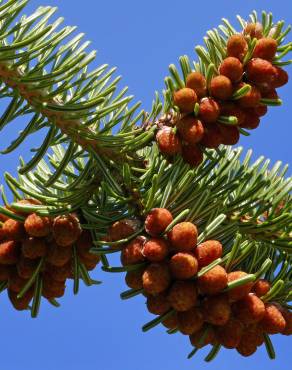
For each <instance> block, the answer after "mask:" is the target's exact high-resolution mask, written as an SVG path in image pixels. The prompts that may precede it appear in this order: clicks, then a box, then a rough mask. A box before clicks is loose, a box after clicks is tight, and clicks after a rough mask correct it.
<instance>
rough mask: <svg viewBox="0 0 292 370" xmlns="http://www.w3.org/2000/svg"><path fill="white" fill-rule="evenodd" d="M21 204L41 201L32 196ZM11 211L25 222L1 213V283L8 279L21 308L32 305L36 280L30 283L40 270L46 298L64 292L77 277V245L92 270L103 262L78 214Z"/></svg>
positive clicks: (15, 303) (81, 259)
mask: <svg viewBox="0 0 292 370" xmlns="http://www.w3.org/2000/svg"><path fill="white" fill-rule="evenodd" d="M18 203H20V204H23V205H32V204H33V205H37V204H40V203H39V202H38V201H35V200H32V199H25V200H21V201H19V202H18ZM9 210H10V211H12V212H13V213H15V214H16V215H18V216H23V218H24V221H23V222H22V221H17V220H15V219H12V218H8V217H6V216H4V215H3V214H0V221H1V222H0V283H1V282H2V283H4V282H7V292H8V296H9V299H10V301H11V303H12V305H13V306H14V307H15V308H16V309H17V310H25V309H27V308H28V307H29V304H30V301H31V300H32V298H33V296H34V294H35V281H32V284H28V283H29V282H30V281H31V279H33V276H34V275H35V272H36V271H38V270H39V272H38V274H39V275H40V277H41V279H42V296H43V297H44V298H46V299H48V300H52V299H54V298H60V297H62V296H63V295H64V293H65V288H66V280H67V279H72V278H73V277H74V260H73V246H74V248H76V249H75V250H76V255H77V259H78V261H79V263H82V264H83V265H84V267H85V268H86V269H87V270H88V271H89V270H92V269H94V268H95V266H96V265H97V263H98V262H99V257H98V256H95V255H92V254H91V253H90V252H89V250H90V248H91V247H92V246H93V245H92V244H93V243H92V238H91V235H90V233H89V232H88V231H82V228H81V226H80V223H79V219H78V216H77V215H76V214H67V215H64V216H57V217H54V218H50V217H40V216H39V215H37V214H36V213H30V214H27V213H22V212H19V211H15V210H14V209H9ZM1 224H2V225H1ZM28 285H29V288H28V289H25V287H27V286H28Z"/></svg>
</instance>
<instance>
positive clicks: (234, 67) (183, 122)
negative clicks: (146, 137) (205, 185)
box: [156, 23, 288, 166]
mask: <svg viewBox="0 0 292 370" xmlns="http://www.w3.org/2000/svg"><path fill="white" fill-rule="evenodd" d="M272 36H273V34H272V33H271V34H270V35H269V36H268V37H264V36H263V31H262V25H261V24H260V23H250V24H248V25H247V26H246V28H245V29H244V30H243V32H242V33H239V34H234V35H232V36H231V37H230V38H229V39H228V40H227V44H226V57H225V58H224V59H223V60H222V62H221V64H220V65H219V66H218V68H217V70H216V69H215V73H216V75H215V74H213V77H212V78H209V79H208V81H207V78H206V76H204V75H203V74H202V73H200V72H197V71H196V72H191V73H190V74H189V75H188V76H187V78H186V81H185V87H184V88H181V89H179V90H177V91H175V92H174V94H173V106H174V107H177V108H178V109H179V112H180V113H179V115H178V119H177V120H174V123H173V122H172V123H171V124H170V125H167V124H165V125H164V124H163V125H160V128H159V130H158V132H157V135H156V141H157V144H158V147H159V149H160V152H161V153H163V154H165V155H167V156H173V155H176V154H181V155H182V157H183V159H184V161H185V162H187V163H189V164H190V165H191V166H198V165H199V164H200V163H201V162H202V161H203V149H204V148H212V149H216V148H218V146H219V145H220V144H224V145H234V144H236V143H237V142H238V141H239V138H240V133H241V132H240V129H246V130H253V129H255V128H257V127H258V126H259V124H260V119H261V117H262V116H264V115H265V114H266V113H267V105H269V104H271V105H277V104H278V103H277V102H278V93H277V90H276V89H277V88H279V87H281V86H283V85H285V84H286V83H287V82H288V74H287V72H286V71H285V70H284V69H282V68H280V67H278V66H276V65H274V64H273V62H274V58H275V56H276V52H277V48H278V43H277V41H276V40H275V39H274V38H273V37H272ZM253 39H256V44H255V47H254V49H252V43H251V40H253Z"/></svg>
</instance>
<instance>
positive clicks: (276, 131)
mask: <svg viewBox="0 0 292 370" xmlns="http://www.w3.org/2000/svg"><path fill="white" fill-rule="evenodd" d="M39 5H56V6H58V7H59V8H60V10H59V13H58V15H61V16H64V17H65V23H66V24H68V25H77V26H78V28H79V31H82V32H85V33H86V34H87V38H88V39H89V40H92V48H94V49H98V51H99V52H98V56H97V61H96V63H99V64H102V63H109V64H110V65H112V66H114V65H115V66H117V67H118V70H119V73H120V74H122V75H123V77H124V78H123V80H122V84H121V86H124V85H128V86H129V87H130V93H133V94H135V95H136V97H137V100H141V101H142V102H143V104H144V107H145V108H146V109H148V108H149V107H150V103H151V100H152V97H153V93H154V91H155V90H158V91H160V90H161V89H162V88H163V78H164V76H165V75H166V74H167V71H168V65H169V64H170V63H173V62H176V61H177V59H178V57H179V56H180V55H182V54H188V55H190V56H191V57H193V56H194V53H193V48H194V46H195V45H196V44H198V43H200V44H201V43H202V37H203V36H204V34H205V32H206V31H207V30H208V29H209V28H212V27H216V26H217V25H218V24H219V22H220V19H221V18H222V17H226V18H228V19H230V20H231V21H235V16H236V14H240V15H242V16H247V15H248V14H249V12H250V11H251V10H253V9H256V10H258V11H261V10H262V9H266V10H268V11H272V12H273V13H274V16H275V19H277V20H279V19H285V20H286V21H287V23H289V22H290V23H291V14H292V4H291V1H290V0H286V1H284V0H277V1H276V2H271V1H269V2H268V1H264V0H260V1H255V0H253V1H251V0H245V1H229V0H221V1H220V2H217V1H212V2H208V3H207V2H197V1H189V0H187V1H184V0H182V1H180V2H178V1H173V0H168V1H164V0H163V1H154V0H148V1H144V2H136V1H130V0H124V1H111V0H108V1H106V2H104V1H103V2H101V1H93V0H82V2H79V1H68V0H67V1H64V0H63V1H60V0H59V1H58V0H54V1H49V0H31V1H30V5H29V7H28V8H29V9H30V10H32V9H34V8H36V7H37V6H39ZM290 40H291V37H290ZM289 71H290V73H291V72H292V68H291V67H290V68H289ZM280 96H281V97H282V99H283V101H284V105H283V106H282V107H281V108H271V109H270V112H269V114H268V115H267V116H266V117H264V119H263V120H262V124H261V125H260V127H259V128H258V129H257V130H256V131H254V132H253V133H252V136H251V137H249V138H242V139H241V141H240V144H241V145H243V146H244V147H245V148H253V150H254V153H255V156H256V157H257V156H259V155H264V156H266V157H268V158H270V159H271V161H272V162H275V161H277V160H282V161H283V162H284V163H287V162H289V161H291V115H292V108H291V102H290V101H289V98H290V99H291V97H292V96H291V83H290V85H289V86H285V87H284V88H282V89H281V90H280ZM3 107H4V105H3V104H2V103H1V105H0V109H1V111H2V110H3ZM21 125H22V122H21V120H20V121H17V122H16V123H15V124H14V126H12V127H10V128H8V129H7V130H5V132H3V133H1V139H0V143H1V147H2V146H4V145H5V144H7V141H8V140H9V139H10V138H12V137H13V135H15V133H16V132H17V131H18V130H19V127H21ZM16 127H17V128H16ZM4 138H5V139H4ZM39 140H40V137H39V136H38V137H36V138H34V139H33V141H31V142H30V143H29V144H28V143H25V144H24V145H23V146H22V147H21V150H20V152H15V153H13V154H11V155H8V156H7V157H3V158H1V164H0V166H1V173H0V180H1V182H3V181H2V177H1V176H2V173H3V172H4V171H6V170H8V171H10V172H12V173H13V172H15V168H16V166H17V163H18V156H19V154H20V153H21V154H23V153H24V155H25V157H27V150H28V148H29V147H32V146H36V145H38V144H39ZM94 275H95V276H96V277H97V278H98V279H101V280H103V281H104V284H102V285H101V286H97V287H92V288H86V287H83V286H82V288H81V291H80V293H79V295H78V296H77V297H74V296H73V294H72V293H71V292H70V291H69V290H70V289H68V293H67V294H66V296H65V297H64V298H63V299H62V300H61V303H62V307H61V308H59V309H55V308H54V307H52V306H49V305H48V304H46V303H44V304H43V305H42V308H41V314H40V317H39V318H38V319H37V320H32V319H30V317H29V315H28V313H25V312H23V313H19V312H16V311H14V310H12V308H11V307H10V305H9V304H8V301H7V298H6V294H1V296H0V323H1V333H2V335H1V341H0V343H1V345H2V346H1V349H2V351H1V369H3V370H18V369H20V368H21V369H22V370H39V369H42V370H53V369H54V370H55V369H56V370H67V369H70V370H77V369H78V370H79V369H87V370H90V369H103V370H137V369H139V370H146V369H147V370H148V369H149V368H153V369H162V370H164V369H167V370H177V369H178V368H179V369H185V370H188V369H196V368H197V369H198V368H199V369H200V370H204V369H210V370H213V369H216V370H221V369H222V370H223V369H224V370H226V369H229V368H231V366H234V365H235V366H236V368H237V370H241V369H246V368H248V369H249V370H254V369H259V368H260V369H261V368H265V370H275V369H281V370H286V369H288V368H289V365H288V364H287V358H288V350H289V343H290V347H291V339H289V338H287V337H280V336H279V337H278V336H276V337H274V338H273V341H274V344H275V347H276V350H277V360H276V361H274V362H272V361H270V360H269V359H268V358H267V355H266V353H265V350H264V348H261V349H260V350H259V351H258V352H257V354H256V355H254V356H253V357H252V358H249V359H243V358H241V357H240V356H238V355H237V353H236V352H235V351H230V350H228V351H227V350H223V351H222V352H221V353H220V354H219V356H218V357H217V359H216V360H215V362H214V363H211V364H205V363H204V362H203V355H202V354H205V353H206V351H205V350H203V351H202V353H199V354H198V355H197V357H195V358H193V359H192V360H191V361H188V360H187V359H186V355H187V353H188V352H189V351H190V349H191V347H190V345H189V342H188V338H187V337H184V336H182V335H174V336H169V335H167V334H165V333H164V330H163V329H162V327H161V328H160V327H159V328H155V329H153V330H152V331H151V332H148V333H147V334H142V332H141V330H140V327H141V326H142V325H143V323H144V322H146V321H148V320H150V319H151V316H150V315H149V314H147V312H146V309H145V305H144V301H143V298H142V297H138V298H134V299H132V300H129V301H125V302H124V301H120V300H119V293H120V292H121V291H122V290H124V289H125V286H124V283H123V277H122V275H120V274H118V275H114V274H105V273H102V272H100V271H96V272H95V274H94ZM289 354H290V353H289Z"/></svg>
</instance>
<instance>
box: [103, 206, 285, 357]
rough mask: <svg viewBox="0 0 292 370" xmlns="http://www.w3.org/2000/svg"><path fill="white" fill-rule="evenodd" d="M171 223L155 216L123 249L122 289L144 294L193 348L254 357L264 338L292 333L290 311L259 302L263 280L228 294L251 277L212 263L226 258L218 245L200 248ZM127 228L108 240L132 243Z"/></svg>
mask: <svg viewBox="0 0 292 370" xmlns="http://www.w3.org/2000/svg"><path fill="white" fill-rule="evenodd" d="M172 221H173V216H172V214H171V213H170V212H169V211H168V210H167V209H164V208H155V209H152V210H151V212H150V213H149V214H148V215H147V217H146V219H145V233H143V235H139V236H137V237H136V238H135V239H132V240H131V241H130V242H129V243H127V244H124V245H122V247H121V262H122V264H123V266H125V267H126V268H127V270H128V272H127V273H126V277H125V280H126V284H127V285H128V286H129V287H130V288H131V289H135V290H136V289H137V290H139V289H140V290H141V292H142V293H143V294H144V295H145V296H146V297H147V301H146V305H147V308H148V311H149V312H150V313H152V314H154V315H159V316H162V320H161V323H162V325H164V326H165V327H167V328H168V329H170V330H178V331H179V332H181V333H182V334H184V335H188V336H189V338H190V341H191V344H192V345H193V346H195V347H197V348H201V347H203V346H205V345H207V344H213V345H215V344H221V345H223V346H224V347H226V348H229V349H231V348H236V350H237V351H238V352H239V353H240V354H241V355H242V356H250V355H252V354H253V353H254V352H256V350H257V348H258V347H259V346H261V345H262V344H263V343H264V335H265V334H268V335H271V334H277V333H281V334H284V335H291V334H292V312H290V311H289V310H287V309H285V308H284V307H282V306H280V305H279V304H278V303H275V302H265V299H264V298H263V297H264V296H265V295H266V294H267V293H268V292H269V290H270V283H269V282H268V281H267V280H264V279H261V280H257V281H256V282H254V281H253V282H251V281H248V282H243V283H240V284H233V285H234V286H233V287H232V284H231V283H232V282H236V281H238V280H239V279H243V278H245V277H247V276H248V274H247V273H246V272H244V271H226V269H225V268H224V267H223V266H221V265H220V264H216V263H214V261H215V260H217V259H218V258H220V257H221V256H222V253H223V247H222V245H221V243H220V241H218V240H207V241H204V242H202V243H200V244H198V240H197V237H198V230H197V227H196V225H194V224H193V223H191V222H180V223H177V224H175V225H174V226H173V227H172V225H170V224H171V223H172ZM118 225H119V226H118ZM125 225H128V226H129V222H126V221H120V222H118V223H116V224H115V227H114V228H113V227H112V228H111V229H110V231H109V235H110V238H111V239H115V240H118V239H117V238H118V237H119V234H118V233H117V232H116V233H113V230H115V231H117V230H120V232H121V234H120V235H122V237H123V238H125V237H126V236H127V235H128V236H129V235H130V234H131V232H133V231H134V229H132V230H130V228H126V227H125ZM169 226H170V227H169ZM212 263H213V264H212ZM210 264H212V265H210ZM261 298H263V299H261Z"/></svg>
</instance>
